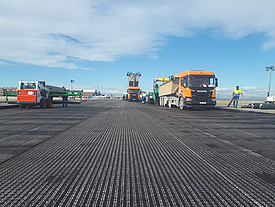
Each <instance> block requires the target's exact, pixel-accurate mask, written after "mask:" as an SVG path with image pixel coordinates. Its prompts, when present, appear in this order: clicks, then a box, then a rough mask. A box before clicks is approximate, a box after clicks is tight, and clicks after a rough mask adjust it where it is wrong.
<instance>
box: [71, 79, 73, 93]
mask: <svg viewBox="0 0 275 207" xmlns="http://www.w3.org/2000/svg"><path fill="white" fill-rule="evenodd" d="M73 83H74V80H71V91H72V90H73Z"/></svg>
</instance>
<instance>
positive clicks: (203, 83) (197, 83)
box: [188, 76, 215, 87]
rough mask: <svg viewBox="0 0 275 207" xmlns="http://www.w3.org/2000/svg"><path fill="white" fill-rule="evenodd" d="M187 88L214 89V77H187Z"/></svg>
mask: <svg viewBox="0 0 275 207" xmlns="http://www.w3.org/2000/svg"><path fill="white" fill-rule="evenodd" d="M188 82H189V83H188V86H189V87H215V77H213V76H189V78H188Z"/></svg>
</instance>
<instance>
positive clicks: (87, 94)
mask: <svg viewBox="0 0 275 207" xmlns="http://www.w3.org/2000/svg"><path fill="white" fill-rule="evenodd" d="M82 95H83V96H88V97H89V96H101V93H100V91H97V90H94V91H85V90H84V91H83V92H82Z"/></svg>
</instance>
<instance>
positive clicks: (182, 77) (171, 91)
mask: <svg viewBox="0 0 275 207" xmlns="http://www.w3.org/2000/svg"><path fill="white" fill-rule="evenodd" d="M217 86H218V79H217V78H215V74H214V72H212V71H202V70H199V71H198V70H188V71H183V72H181V73H180V74H174V75H172V76H171V77H170V80H169V81H167V82H165V83H163V84H161V85H160V86H159V99H160V106H169V108H171V107H172V106H176V107H179V108H180V109H184V108H185V107H214V106H215V105H216V87H217Z"/></svg>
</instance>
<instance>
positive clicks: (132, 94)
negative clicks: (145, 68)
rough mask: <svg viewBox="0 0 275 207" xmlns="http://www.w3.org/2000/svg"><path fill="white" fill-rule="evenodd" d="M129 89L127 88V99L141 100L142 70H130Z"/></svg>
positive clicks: (128, 74)
mask: <svg viewBox="0 0 275 207" xmlns="http://www.w3.org/2000/svg"><path fill="white" fill-rule="evenodd" d="M127 76H128V89H127V100H128V101H139V100H140V87H139V86H138V84H139V77H140V76H141V74H140V72H128V73H127Z"/></svg>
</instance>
